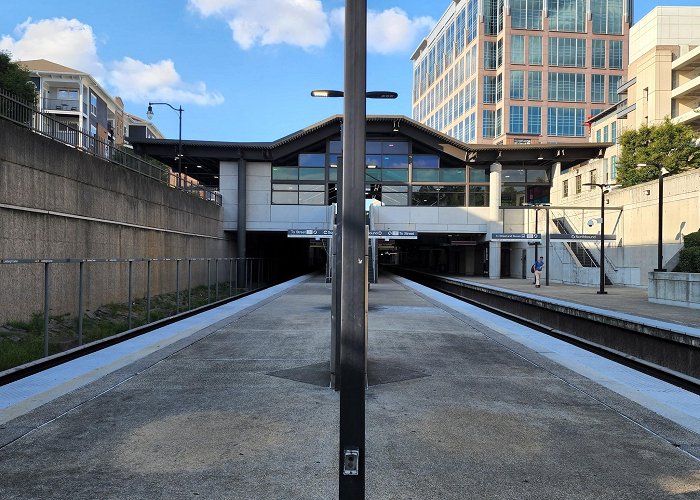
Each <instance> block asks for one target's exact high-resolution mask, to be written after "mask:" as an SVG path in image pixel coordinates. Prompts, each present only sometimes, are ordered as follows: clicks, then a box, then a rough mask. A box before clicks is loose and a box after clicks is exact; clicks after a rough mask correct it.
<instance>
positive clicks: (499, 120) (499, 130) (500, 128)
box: [495, 108, 503, 137]
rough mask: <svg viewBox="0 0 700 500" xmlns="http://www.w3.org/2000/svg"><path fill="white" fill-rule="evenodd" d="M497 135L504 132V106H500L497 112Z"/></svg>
mask: <svg viewBox="0 0 700 500" xmlns="http://www.w3.org/2000/svg"><path fill="white" fill-rule="evenodd" d="M495 126H496V137H500V136H501V134H503V108H498V109H497V110H496V114H495Z"/></svg>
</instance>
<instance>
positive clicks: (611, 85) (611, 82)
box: [608, 75, 622, 104]
mask: <svg viewBox="0 0 700 500" xmlns="http://www.w3.org/2000/svg"><path fill="white" fill-rule="evenodd" d="M620 80H622V77H621V76H620V75H608V102H609V103H610V104H615V103H616V102H619V101H620V96H619V95H617V87H618V86H619V85H620Z"/></svg>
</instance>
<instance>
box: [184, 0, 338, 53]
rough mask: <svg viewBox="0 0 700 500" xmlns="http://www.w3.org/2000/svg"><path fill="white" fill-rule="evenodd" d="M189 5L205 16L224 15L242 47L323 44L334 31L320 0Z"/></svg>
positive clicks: (192, 1) (197, 0) (210, 0)
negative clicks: (331, 29)
mask: <svg viewBox="0 0 700 500" xmlns="http://www.w3.org/2000/svg"><path fill="white" fill-rule="evenodd" d="M189 7H190V9H191V10H193V11H195V12H198V13H199V14H201V15H202V16H204V17H209V16H218V17H222V18H223V19H225V20H226V22H227V23H228V25H229V27H230V28H231V31H232V33H233V39H234V41H235V42H236V43H237V44H238V45H239V46H240V47H241V48H243V49H249V48H251V47H252V46H254V45H275V44H287V45H294V46H298V47H302V48H304V49H311V48H314V47H323V46H324V45H325V44H326V42H327V41H328V39H329V38H330V34H331V31H330V26H329V23H328V16H327V15H326V13H325V12H324V11H323V5H322V3H321V1H320V0H266V1H260V0H189Z"/></svg>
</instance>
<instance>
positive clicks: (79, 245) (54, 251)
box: [0, 120, 235, 322]
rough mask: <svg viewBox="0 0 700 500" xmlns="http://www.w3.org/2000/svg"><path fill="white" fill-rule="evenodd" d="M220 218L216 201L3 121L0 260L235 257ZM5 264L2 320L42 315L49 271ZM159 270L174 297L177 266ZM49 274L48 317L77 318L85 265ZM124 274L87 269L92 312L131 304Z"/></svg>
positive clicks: (113, 267) (139, 276)
mask: <svg viewBox="0 0 700 500" xmlns="http://www.w3.org/2000/svg"><path fill="white" fill-rule="evenodd" d="M222 217H223V209H222V207H218V206H216V205H214V204H213V203H209V202H206V201H204V200H201V199H199V198H197V197H195V196H189V195H185V194H183V193H181V192H178V191H177V190H175V189H173V188H171V187H169V186H167V185H166V184H162V183H159V182H157V181H155V180H151V179H149V178H147V177H144V176H142V175H140V174H137V173H135V172H131V171H129V170H127V169H125V168H123V167H120V166H117V165H114V164H112V163H109V162H107V161H104V160H100V159H97V158H94V157H92V156H90V155H87V154H85V153H81V152H79V151H76V150H75V149H72V148H70V147H68V146H66V145H63V144H60V143H57V142H54V141H52V140H50V139H48V138H45V137H42V136H40V135H38V134H35V133H33V132H31V131H29V130H26V129H23V128H21V127H17V126H15V125H13V124H11V123H9V122H6V121H4V120H0V228H1V230H0V259H46V258H51V259H65V258H76V259H85V258H184V257H211V258H216V257H234V256H235V255H234V250H233V249H234V248H235V245H232V244H231V242H230V241H228V240H227V239H225V236H224V232H223V222H222ZM0 266H1V267H0V271H1V274H0V304H2V307H0V322H5V321H8V320H11V319H26V318H27V317H28V315H31V314H33V313H36V312H39V311H42V310H43V265H41V264H0ZM145 266H146V264H139V263H136V264H134V283H133V286H134V297H139V296H143V294H145ZM152 266H153V267H152V270H151V272H152V276H151V281H152V290H153V291H154V292H156V293H166V292H170V291H174V289H175V262H162V263H154V264H153V265H152ZM51 267H52V272H51V295H52V298H51V305H52V307H51V314H64V313H72V312H74V311H75V310H76V308H77V275H78V266H77V264H52V266H51ZM186 267H187V266H182V268H183V269H181V273H180V281H181V283H185V282H186V272H187V269H186ZM126 269H127V264H116V263H102V264H98V263H94V264H88V265H87V269H86V272H87V274H86V278H85V281H86V292H87V295H86V300H87V307H88V308H92V307H96V306H98V305H101V304H105V303H110V302H122V301H124V302H125V301H126V297H127V284H126V280H127V272H126ZM222 274H223V270H222ZM193 283H194V284H195V285H197V284H202V283H206V268H205V263H198V264H196V265H193ZM181 286H182V285H181Z"/></svg>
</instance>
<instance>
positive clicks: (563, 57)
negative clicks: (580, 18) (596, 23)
mask: <svg viewBox="0 0 700 500" xmlns="http://www.w3.org/2000/svg"><path fill="white" fill-rule="evenodd" d="M549 65H550V66H570V67H578V68H585V67H586V40H585V39H583V38H557V37H550V39H549Z"/></svg>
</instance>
